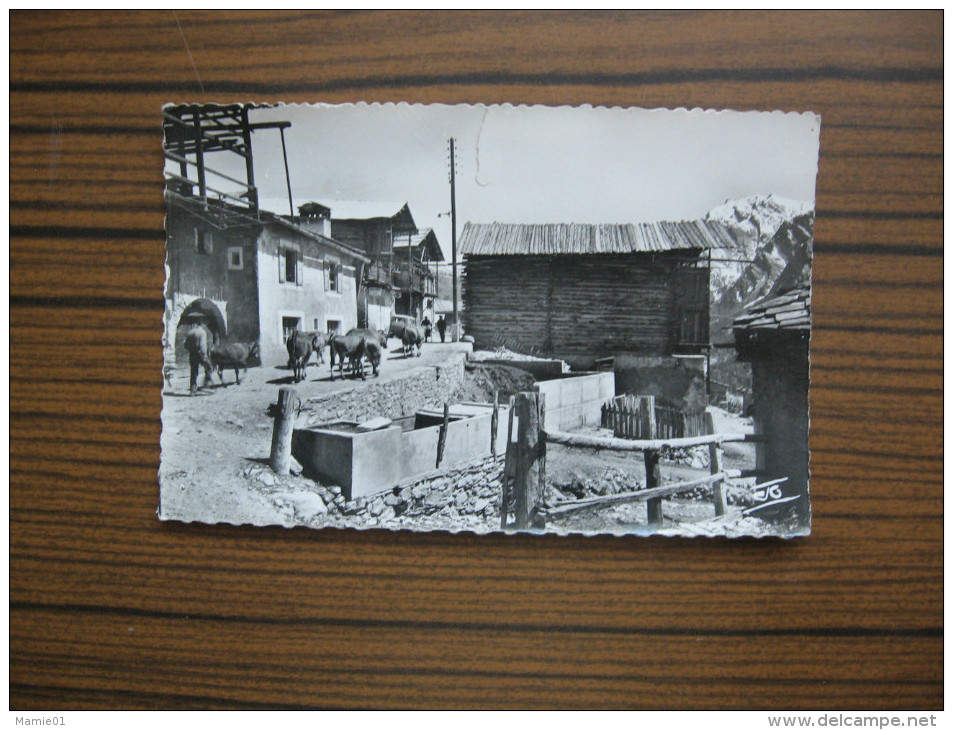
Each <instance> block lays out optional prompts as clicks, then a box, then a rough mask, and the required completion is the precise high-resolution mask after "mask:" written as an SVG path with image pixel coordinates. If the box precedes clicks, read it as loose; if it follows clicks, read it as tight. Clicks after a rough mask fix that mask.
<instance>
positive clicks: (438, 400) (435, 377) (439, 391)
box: [301, 353, 466, 426]
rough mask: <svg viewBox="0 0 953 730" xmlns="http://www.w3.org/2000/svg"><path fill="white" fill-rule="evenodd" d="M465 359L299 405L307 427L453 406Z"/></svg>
mask: <svg viewBox="0 0 953 730" xmlns="http://www.w3.org/2000/svg"><path fill="white" fill-rule="evenodd" d="M465 362H466V355H465V354H463V353H461V354H459V355H453V356H451V357H449V358H447V360H445V361H444V362H443V363H441V364H440V365H438V366H436V367H423V368H419V369H415V370H413V371H411V372H409V373H407V374H406V375H403V376H401V377H399V378H394V379H392V380H384V381H375V380H374V378H373V376H372V377H369V378H368V379H367V380H366V381H363V382H360V383H357V384H355V385H353V386H351V387H349V388H347V389H346V390H343V391H338V392H336V393H329V394H328V395H323V396H319V397H317V398H309V399H308V400H306V401H305V402H304V403H303V404H302V409H301V410H302V412H307V414H308V419H307V425H308V426H315V425H318V424H321V423H328V422H330V421H362V420H366V419H368V418H373V417H375V416H384V417H386V418H400V417H401V416H409V415H411V414H413V413H414V412H416V411H417V410H419V409H421V408H426V407H431V408H432V407H441V408H442V407H443V404H444V403H445V402H450V403H452V402H454V400H455V398H456V395H457V393H458V392H459V391H460V390H461V388H462V387H463V383H464V379H465V375H464V363H465Z"/></svg>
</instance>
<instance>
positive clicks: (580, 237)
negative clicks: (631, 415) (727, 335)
mask: <svg viewBox="0 0 953 730" xmlns="http://www.w3.org/2000/svg"><path fill="white" fill-rule="evenodd" d="M732 244H733V240H732V238H731V235H730V233H729V232H728V231H727V230H726V229H725V228H724V226H722V225H721V224H719V223H713V222H707V221H680V222H669V221H660V222H656V223H640V224H622V225H616V224H611V225H610V224H605V225H587V224H542V225H540V224H526V225H521V224H500V223H490V224H483V223H467V224H466V225H465V226H464V228H463V232H462V234H461V236H460V244H459V246H460V250H461V252H462V253H463V255H464V257H465V260H466V275H465V276H464V283H463V292H464V295H463V296H464V317H465V320H464V326H465V328H466V330H467V332H468V333H469V334H470V335H472V336H473V337H474V340H475V341H476V346H477V347H495V346H497V345H499V344H500V342H501V339H500V338H503V340H502V341H509V342H512V343H514V344H516V343H518V344H519V345H521V346H522V347H523V349H524V350H525V351H527V352H534V351H537V350H538V351H541V352H543V353H544V354H546V355H550V356H553V357H558V358H561V359H564V360H568V361H569V362H571V363H573V364H574V365H576V364H581V365H582V366H584V367H585V366H590V365H591V364H592V362H593V360H594V359H595V358H597V357H604V356H609V355H615V354H620V353H636V354H640V355H655V356H658V357H667V356H669V355H671V354H673V353H674V352H676V351H677V352H680V353H683V354H698V353H700V352H703V350H702V347H703V346H704V344H707V341H708V332H707V327H706V328H705V329H704V332H699V331H697V329H696V328H695V327H691V328H686V327H683V319H684V318H683V314H684V311H685V309H686V307H692V306H693V305H694V307H696V308H698V309H699V310H700V311H699V312H698V315H699V316H698V317H691V319H693V320H700V321H703V322H705V323H707V321H708V307H709V296H708V271H707V268H697V266H698V265H699V264H703V263H704V262H703V261H700V260H699V255H700V254H701V253H702V252H704V251H707V250H708V249H710V248H717V247H718V246H730V245H732ZM699 274H701V275H702V277H701V278H702V279H703V282H702V283H703V285H702V286H698V285H697V284H698V283H699V282H698V278H699V277H698V275H699ZM690 294H691V295H695V298H696V299H697V302H690V301H689V300H688V297H689V295H690Z"/></svg>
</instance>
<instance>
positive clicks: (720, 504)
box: [705, 410, 728, 517]
mask: <svg viewBox="0 0 953 730" xmlns="http://www.w3.org/2000/svg"><path fill="white" fill-rule="evenodd" d="M705 431H707V432H708V433H710V434H713V433H715V418H714V416H713V415H712V412H711V411H708V410H706V411H705ZM708 461H709V463H710V469H711V473H712V474H718V473H719V472H720V471H722V464H721V444H709V445H708ZM711 496H712V498H713V499H714V501H715V516H716V517H721V516H722V515H723V514H726V513H727V512H728V498H727V495H726V494H725V480H724V479H722V480H721V481H720V482H715V483H714V484H712V485H711Z"/></svg>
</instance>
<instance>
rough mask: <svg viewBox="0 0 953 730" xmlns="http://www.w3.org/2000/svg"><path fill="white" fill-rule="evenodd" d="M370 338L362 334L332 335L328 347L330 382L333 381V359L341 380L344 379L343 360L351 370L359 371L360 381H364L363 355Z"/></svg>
mask: <svg viewBox="0 0 953 730" xmlns="http://www.w3.org/2000/svg"><path fill="white" fill-rule="evenodd" d="M368 341H373V339H372V338H370V337H367V336H366V335H363V334H347V335H332V337H331V340H330V341H329V342H328V345H330V347H331V380H334V358H335V356H336V357H337V358H338V370H339V371H340V373H341V379H342V380H343V379H344V359H345V358H347V359H348V362H350V364H351V370H352V372H353V371H354V369H355V368H359V369H360V373H361V380H364V354H365V353H366V351H367V342H368Z"/></svg>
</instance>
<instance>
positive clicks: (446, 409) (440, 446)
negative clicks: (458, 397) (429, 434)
mask: <svg viewBox="0 0 953 730" xmlns="http://www.w3.org/2000/svg"><path fill="white" fill-rule="evenodd" d="M449 425H450V404H449V403H444V404H443V423H441V424H440V435H439V436H438V437H437V465H436V466H435V467H434V468H435V469H439V468H440V462H441V461H443V450H444V449H445V448H446V446H447V427H448V426H449Z"/></svg>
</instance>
